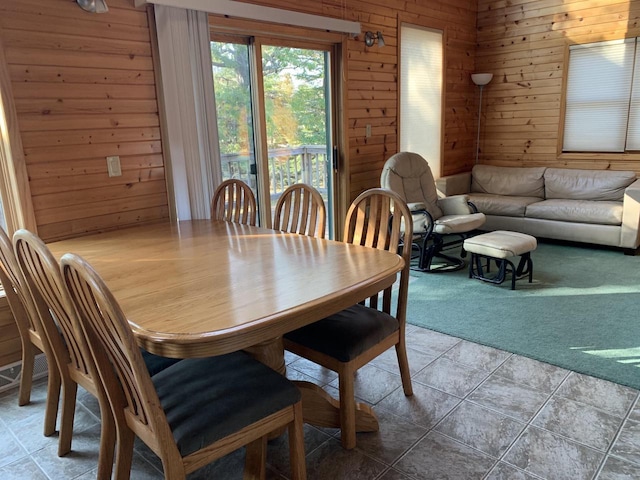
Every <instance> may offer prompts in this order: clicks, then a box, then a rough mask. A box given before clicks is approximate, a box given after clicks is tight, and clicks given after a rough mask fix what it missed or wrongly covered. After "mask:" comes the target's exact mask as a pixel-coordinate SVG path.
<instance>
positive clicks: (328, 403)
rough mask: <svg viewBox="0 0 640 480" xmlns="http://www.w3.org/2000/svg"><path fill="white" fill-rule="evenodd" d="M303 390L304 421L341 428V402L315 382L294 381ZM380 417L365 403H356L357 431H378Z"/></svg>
mask: <svg viewBox="0 0 640 480" xmlns="http://www.w3.org/2000/svg"><path fill="white" fill-rule="evenodd" d="M293 383H295V384H296V386H297V387H298V388H299V389H300V391H301V392H302V414H303V417H304V421H305V422H306V423H309V424H311V425H314V426H316V427H327V428H340V402H339V401H338V400H336V399H335V398H333V397H332V396H331V395H329V394H328V393H327V392H325V391H324V390H323V389H322V388H320V387H319V386H318V385H316V384H315V383H310V382H303V381H294V382H293ZM378 429H379V425H378V417H376V414H375V413H374V411H373V409H372V408H371V407H370V406H369V405H367V404H365V403H356V432H377V431H378Z"/></svg>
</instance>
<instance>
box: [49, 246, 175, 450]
mask: <svg viewBox="0 0 640 480" xmlns="http://www.w3.org/2000/svg"><path fill="white" fill-rule="evenodd" d="M61 265H62V273H63V277H64V281H65V284H66V286H67V288H68V291H69V294H70V298H71V300H72V302H73V304H74V305H75V307H76V310H77V312H78V315H77V322H78V327H77V328H79V329H80V330H81V331H82V332H83V333H84V335H85V338H86V339H87V343H88V344H89V349H90V350H91V352H92V354H93V356H94V358H95V359H96V363H97V368H98V372H99V374H100V378H101V379H102V384H103V386H104V387H105V391H106V394H107V397H108V398H109V403H110V404H111V405H112V411H113V414H114V415H115V416H117V417H118V418H122V416H123V415H124V416H125V419H124V420H123V421H125V422H126V423H127V425H129V427H130V428H131V429H132V430H133V431H134V432H136V433H137V434H138V435H140V436H142V438H144V439H145V440H146V441H148V440H149V439H153V438H157V439H162V438H165V439H166V438H172V434H171V431H170V429H169V425H168V423H167V420H166V416H165V414H164V411H163V410H162V407H161V405H160V400H159V399H158V394H157V392H156V390H155V388H154V386H153V384H152V382H151V377H150V376H149V372H148V370H147V368H146V366H145V363H144V360H143V358H142V353H141V351H140V348H139V347H138V345H137V343H136V340H135V337H134V335H133V332H132V330H131V326H130V325H129V322H128V320H127V318H126V316H125V315H124V313H123V312H122V309H121V308H120V306H119V304H118V302H117V301H116V299H115V298H114V297H113V294H112V293H111V291H110V290H109V288H108V287H107V286H106V285H105V283H104V281H103V280H102V278H101V277H100V276H99V274H98V273H97V272H96V271H95V270H94V269H93V267H91V265H90V264H89V263H88V262H87V261H86V260H84V259H83V258H81V257H79V256H78V255H74V254H70V253H67V254H65V255H64V256H63V257H62V259H61ZM125 411H126V412H127V413H126V415H125V413H124V412H125ZM160 441H161V440H158V442H160ZM171 445H173V447H171ZM149 446H150V447H152V449H154V450H155V451H156V453H157V449H158V448H160V447H159V446H158V444H157V443H156V444H155V448H154V444H153V442H152V445H149ZM163 448H176V447H175V444H174V443H173V442H166V445H164V447H163Z"/></svg>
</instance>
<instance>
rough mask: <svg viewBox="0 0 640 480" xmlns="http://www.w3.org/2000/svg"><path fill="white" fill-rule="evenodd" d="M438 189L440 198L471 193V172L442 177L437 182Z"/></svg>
mask: <svg viewBox="0 0 640 480" xmlns="http://www.w3.org/2000/svg"><path fill="white" fill-rule="evenodd" d="M436 188H437V189H438V196H440V197H451V196H453V195H462V194H465V193H469V191H470V190H471V172H465V173H456V174H455V175H447V176H446V177H440V178H438V179H437V180H436Z"/></svg>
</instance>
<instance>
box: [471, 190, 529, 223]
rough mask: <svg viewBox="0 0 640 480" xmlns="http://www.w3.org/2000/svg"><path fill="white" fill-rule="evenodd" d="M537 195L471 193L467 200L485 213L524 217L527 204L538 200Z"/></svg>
mask: <svg viewBox="0 0 640 480" xmlns="http://www.w3.org/2000/svg"><path fill="white" fill-rule="evenodd" d="M540 200H541V199H540V198H539V197H509V196H506V195H491V194H488V193H471V194H469V201H470V202H471V203H473V204H474V205H475V206H476V208H477V209H478V211H479V212H482V213H484V214H485V215H503V216H507V217H524V212H525V209H526V208H527V205H531V204H532V203H535V202H539V201H540Z"/></svg>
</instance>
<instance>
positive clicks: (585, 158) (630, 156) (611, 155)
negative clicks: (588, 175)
mask: <svg viewBox="0 0 640 480" xmlns="http://www.w3.org/2000/svg"><path fill="white" fill-rule="evenodd" d="M628 38H640V36H638V35H631V36H625V37H620V38H607V39H604V40H600V41H598V42H593V41H589V42H584V44H588V43H600V42H607V41H611V40H625V39H628ZM573 45H578V44H577V43H575V42H570V41H567V42H566V44H565V50H564V65H565V74H564V75H563V78H562V95H561V102H560V119H559V121H558V143H557V158H558V160H562V161H573V162H593V161H596V160H599V161H609V162H616V163H617V162H627V161H628V162H637V161H640V152H636V151H629V152H627V151H625V152H564V151H563V150H562V148H563V145H564V127H565V120H566V109H567V86H568V80H569V75H568V68H569V56H570V47H571V46H573ZM636 48H637V47H636ZM638 68H639V67H638V66H636V69H637V70H638ZM639 71H640V70H639Z"/></svg>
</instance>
